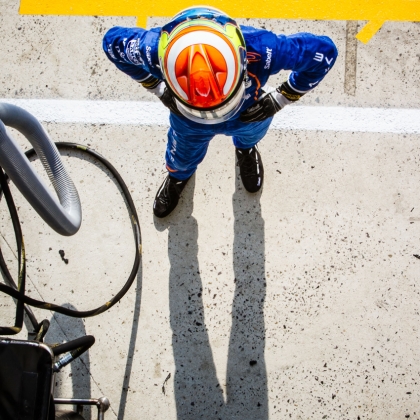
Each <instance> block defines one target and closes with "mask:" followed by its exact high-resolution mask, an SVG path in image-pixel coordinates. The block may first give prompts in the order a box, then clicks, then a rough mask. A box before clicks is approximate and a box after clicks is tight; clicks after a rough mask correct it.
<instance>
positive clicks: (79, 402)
mask: <svg viewBox="0 0 420 420" xmlns="http://www.w3.org/2000/svg"><path fill="white" fill-rule="evenodd" d="M58 404H63V405H67V404H69V405H75V406H76V407H77V414H80V415H81V416H82V415H83V406H84V405H96V407H97V409H98V420H104V419H105V411H107V410H108V408H109V400H108V398H106V397H101V398H99V399H91V398H90V399H80V398H54V405H58Z"/></svg>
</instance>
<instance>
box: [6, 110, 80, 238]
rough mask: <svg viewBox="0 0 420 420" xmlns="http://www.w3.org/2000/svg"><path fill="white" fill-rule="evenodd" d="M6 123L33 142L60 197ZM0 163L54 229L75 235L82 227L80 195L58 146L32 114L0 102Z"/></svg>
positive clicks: (30, 202)
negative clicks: (20, 145) (40, 175)
mask: <svg viewBox="0 0 420 420" xmlns="http://www.w3.org/2000/svg"><path fill="white" fill-rule="evenodd" d="M6 126H9V127H13V128H15V129H16V130H18V131H20V132H21V133H22V134H23V135H24V136H25V137H26V138H27V139H28V140H29V142H30V143H31V144H32V146H33V148H34V150H35V152H36V154H37V155H38V157H39V158H40V160H41V162H42V165H43V166H44V168H45V170H46V172H47V174H48V177H49V179H50V181H51V183H52V185H53V187H54V189H55V191H56V193H57V196H58V200H57V198H56V197H55V196H54V195H53V194H52V193H51V192H50V190H49V189H48V187H47V186H46V185H45V182H44V181H43V180H42V179H41V178H40V177H39V175H38V174H37V173H36V172H35V170H34V169H33V167H32V165H31V164H30V162H29V160H28V158H27V157H26V156H25V155H24V153H23V152H22V151H21V149H20V147H19V146H18V144H17V143H16V141H15V140H14V139H13V137H12V135H11V133H10V132H9V130H8V129H7V128H6ZM0 166H1V167H2V168H3V169H4V171H5V172H6V174H7V175H8V177H9V178H10V179H11V180H12V181H13V183H14V184H15V185H16V187H17V188H18V189H19V191H20V192H21V193H22V195H23V196H24V197H25V198H26V199H27V200H28V202H29V204H30V205H31V206H32V207H33V208H34V209H35V211H36V212H37V213H38V214H39V215H40V216H41V217H42V219H44V221H45V222H46V223H47V224H48V225H49V226H50V227H51V228H52V229H54V230H55V231H56V232H57V233H59V234H60V235H65V236H70V235H74V234H75V233H76V232H77V231H78V230H79V228H80V225H81V222H82V209H81V206H80V200H79V195H78V193H77V190H76V187H75V186H74V184H73V181H72V180H71V179H70V177H69V175H68V173H67V171H66V169H65V168H64V166H63V164H62V161H61V158H60V154H59V153H58V150H57V147H56V146H55V144H54V143H53V142H52V141H51V140H50V138H49V137H48V134H47V133H46V132H45V130H44V129H43V127H42V125H41V124H40V123H39V121H38V120H37V119H36V118H35V117H34V116H33V115H31V114H30V113H29V112H27V111H25V110H24V109H22V108H20V107H18V106H16V105H12V104H6V103H0Z"/></svg>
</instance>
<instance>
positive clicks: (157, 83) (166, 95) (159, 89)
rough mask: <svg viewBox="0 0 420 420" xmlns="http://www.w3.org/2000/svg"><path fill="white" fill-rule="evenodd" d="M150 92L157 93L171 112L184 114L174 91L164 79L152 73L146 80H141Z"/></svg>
mask: <svg viewBox="0 0 420 420" xmlns="http://www.w3.org/2000/svg"><path fill="white" fill-rule="evenodd" d="M140 83H141V84H142V86H143V87H144V88H146V89H147V90H148V91H149V92H150V93H153V94H154V95H156V96H157V97H158V98H159V99H160V100H161V101H162V103H163V105H165V106H166V108H168V109H169V110H170V111H171V112H173V113H174V114H176V115H182V114H181V113H180V112H179V110H178V107H177V106H176V102H175V98H174V95H173V94H172V92H171V91H170V90H169V89H168V88H167V87H166V84H165V82H164V81H162V80H159V79H157V78H156V77H154V76H152V75H150V76H149V77H148V78H147V79H146V80H143V81H142V82H140Z"/></svg>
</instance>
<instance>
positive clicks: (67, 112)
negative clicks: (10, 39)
mask: <svg viewBox="0 0 420 420" xmlns="http://www.w3.org/2000/svg"><path fill="white" fill-rule="evenodd" d="M0 102H8V103H12V104H14V105H17V106H20V107H22V108H24V109H26V110H27V111H28V112H30V113H31V114H33V115H34V116H35V117H37V118H38V119H39V120H40V121H43V122H56V123H84V124H120V125H147V126H153V125H157V126H168V125H169V112H168V110H167V109H166V108H165V107H164V106H163V105H162V104H160V103H159V102H146V101H138V102H136V101H131V102H130V101H78V100H59V99H0ZM270 128H271V129H274V130H309V131H313V130H320V131H351V132H371V133H404V134H420V109H401V108H351V107H322V106H319V107H314V106H298V105H291V106H288V107H286V108H285V109H283V110H282V111H280V112H279V113H278V114H277V115H276V116H275V118H274V120H273V123H272V124H271V127H270Z"/></svg>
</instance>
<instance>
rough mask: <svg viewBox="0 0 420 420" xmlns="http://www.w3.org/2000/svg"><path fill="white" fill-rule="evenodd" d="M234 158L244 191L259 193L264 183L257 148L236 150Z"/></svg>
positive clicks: (262, 169) (262, 168)
mask: <svg viewBox="0 0 420 420" xmlns="http://www.w3.org/2000/svg"><path fill="white" fill-rule="evenodd" d="M236 157H237V158H238V163H237V165H238V166H239V173H240V174H241V179H242V184H243V185H244V187H245V189H246V190H247V191H248V192H250V193H255V192H257V191H259V190H260V188H261V187H262V184H263V181H264V167H263V164H262V161H261V155H260V152H259V151H258V150H257V146H254V147H251V148H250V149H238V148H236Z"/></svg>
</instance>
